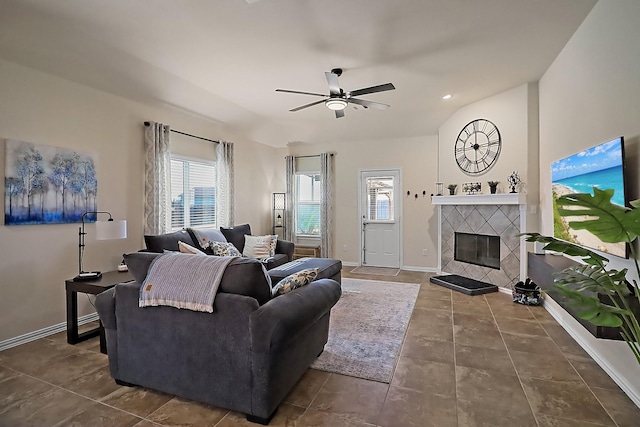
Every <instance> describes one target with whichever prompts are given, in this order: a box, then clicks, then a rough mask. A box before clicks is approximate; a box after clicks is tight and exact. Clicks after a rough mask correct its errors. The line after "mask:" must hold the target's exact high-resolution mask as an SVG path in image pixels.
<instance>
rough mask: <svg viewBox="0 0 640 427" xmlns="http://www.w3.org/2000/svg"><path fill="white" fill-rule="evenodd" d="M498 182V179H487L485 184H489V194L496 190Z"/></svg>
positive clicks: (494, 192)
mask: <svg viewBox="0 0 640 427" xmlns="http://www.w3.org/2000/svg"><path fill="white" fill-rule="evenodd" d="M499 183H500V181H489V182H487V184H489V191H491V194H496V191H497V190H498V184H499Z"/></svg>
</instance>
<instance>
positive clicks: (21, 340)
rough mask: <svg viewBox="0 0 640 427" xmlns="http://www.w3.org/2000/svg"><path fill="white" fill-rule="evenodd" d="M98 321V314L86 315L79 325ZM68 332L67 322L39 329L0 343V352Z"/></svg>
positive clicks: (81, 318)
mask: <svg viewBox="0 0 640 427" xmlns="http://www.w3.org/2000/svg"><path fill="white" fill-rule="evenodd" d="M96 320H98V313H91V314H86V315H84V316H81V317H78V325H84V324H85V323H90V322H94V321H96ZM66 330H67V322H62V323H58V324H57V325H53V326H48V327H46V328H42V329H39V330H37V331H33V332H29V333H28V334H24V335H20V336H17V337H14V338H9V339H8V340H4V341H0V351H3V350H8V349H10V348H12V347H16V346H19V345H22V344H26V343H28V342H31V341H35V340H38V339H40V338H44V337H47V336H49V335H53V334H57V333H58V332H62V331H66Z"/></svg>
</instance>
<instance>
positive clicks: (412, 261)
mask: <svg viewBox="0 0 640 427" xmlns="http://www.w3.org/2000/svg"><path fill="white" fill-rule="evenodd" d="M437 145H438V143H437V138H436V136H425V137H420V138H407V139H399V140H372V141H349V142H335V143H328V144H323V145H313V146H310V145H307V144H301V143H297V144H290V145H289V147H290V152H291V154H292V155H312V154H319V153H321V152H328V151H330V152H334V153H335V154H336V156H335V157H334V161H335V175H336V181H335V182H336V191H335V195H336V203H335V207H336V209H335V221H334V224H335V234H334V248H333V251H334V252H333V256H334V257H335V258H340V259H341V260H342V261H343V262H345V263H348V264H353V265H356V264H357V263H358V262H359V260H360V258H359V256H360V254H359V251H358V249H359V242H360V231H361V225H360V223H361V222H360V220H359V214H358V185H359V172H360V171H361V170H364V169H394V168H399V169H401V170H402V189H401V194H402V197H401V200H400V202H401V203H402V212H403V218H402V227H403V235H402V240H403V262H402V265H403V266H404V268H408V269H415V270H425V271H433V270H434V269H435V267H436V266H437V255H438V254H437V237H438V224H437V215H436V212H437V211H436V210H435V209H434V208H433V207H432V205H431V198H430V195H431V193H433V192H434V191H435V182H436V177H437ZM407 191H410V192H411V196H409V197H407V196H406V193H407ZM423 191H425V192H426V196H423V195H422V192H423ZM415 194H418V198H417V199H415V197H414V195H415ZM345 246H346V247H347V249H346V250H345V249H344V247H345ZM423 249H426V250H427V255H426V256H423V255H422V251H423Z"/></svg>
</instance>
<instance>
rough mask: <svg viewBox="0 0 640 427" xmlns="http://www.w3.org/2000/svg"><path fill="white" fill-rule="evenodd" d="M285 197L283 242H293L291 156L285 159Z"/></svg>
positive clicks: (293, 185) (292, 167)
mask: <svg viewBox="0 0 640 427" xmlns="http://www.w3.org/2000/svg"><path fill="white" fill-rule="evenodd" d="M285 163H286V181H287V195H286V200H285V202H286V203H285V214H284V217H285V224H286V227H285V229H284V240H288V241H290V242H293V241H294V239H295V236H296V216H295V215H294V214H293V213H294V212H295V211H296V167H295V158H294V157H293V156H286V157H285Z"/></svg>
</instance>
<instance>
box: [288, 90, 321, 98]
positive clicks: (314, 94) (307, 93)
mask: <svg viewBox="0 0 640 427" xmlns="http://www.w3.org/2000/svg"><path fill="white" fill-rule="evenodd" d="M276 92H286V93H298V94H300V95H313V96H322V97H323V98H326V97H327V95H326V94H324V95H323V94H321V93H313V92H301V91H299V90H288V89H276Z"/></svg>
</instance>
